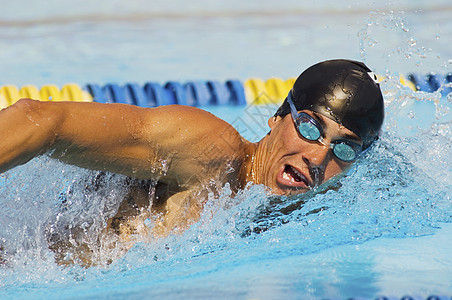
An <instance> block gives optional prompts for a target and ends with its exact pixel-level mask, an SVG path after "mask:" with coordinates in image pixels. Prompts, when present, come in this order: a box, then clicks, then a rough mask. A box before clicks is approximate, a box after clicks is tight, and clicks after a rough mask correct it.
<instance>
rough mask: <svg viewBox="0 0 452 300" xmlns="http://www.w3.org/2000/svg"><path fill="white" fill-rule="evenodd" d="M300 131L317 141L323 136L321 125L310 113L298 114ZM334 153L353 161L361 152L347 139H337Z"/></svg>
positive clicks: (334, 144)
mask: <svg viewBox="0 0 452 300" xmlns="http://www.w3.org/2000/svg"><path fill="white" fill-rule="evenodd" d="M297 119H298V122H297V123H298V132H299V133H300V135H301V136H302V137H303V138H305V139H307V140H309V141H317V140H319V139H320V138H321V136H322V131H321V129H320V128H319V126H320V125H318V124H317V122H316V121H315V120H314V119H313V118H312V117H311V116H310V115H308V114H306V113H300V114H298V118H297ZM332 144H333V146H332V147H331V148H332V149H333V153H334V155H335V156H336V157H337V158H338V159H340V160H342V161H345V162H351V161H353V160H355V159H356V157H357V156H358V152H359V149H357V148H359V146H357V147H353V146H352V145H350V144H348V143H347V142H345V141H337V142H333V143H332Z"/></svg>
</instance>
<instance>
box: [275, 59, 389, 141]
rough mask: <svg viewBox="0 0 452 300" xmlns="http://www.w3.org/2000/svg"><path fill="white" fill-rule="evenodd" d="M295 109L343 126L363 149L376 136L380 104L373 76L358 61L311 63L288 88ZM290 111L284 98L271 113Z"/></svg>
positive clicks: (380, 112) (342, 60) (281, 114)
mask: <svg viewBox="0 0 452 300" xmlns="http://www.w3.org/2000/svg"><path fill="white" fill-rule="evenodd" d="M291 93H292V99H293V102H294V104H295V107H296V108H297V110H304V109H307V110H311V111H315V112H317V113H320V114H322V115H324V116H326V117H328V118H330V119H332V120H333V121H335V122H337V123H339V124H341V125H343V126H345V127H347V128H348V129H349V130H351V131H352V132H354V133H355V134H357V135H358V136H359V137H360V138H361V140H362V141H363V149H366V148H367V147H369V146H370V144H372V142H373V141H374V140H375V139H376V138H377V137H378V134H379V132H380V129H381V125H382V124H383V118H384V105H383V96H382V94H381V91H380V86H379V84H378V83H377V81H376V76H375V75H374V74H373V73H372V71H371V70H370V69H369V68H368V67H367V66H366V65H365V64H364V63H362V62H358V61H352V60H344V59H338V60H329V61H324V62H321V63H318V64H315V65H313V66H312V67H310V68H308V69H307V70H306V71H304V72H303V73H302V74H301V75H300V76H299V77H298V78H297V80H296V81H295V84H294V86H293V88H292V90H291ZM288 113H290V107H289V104H288V103H287V100H285V101H284V103H283V104H282V105H281V107H280V108H279V109H278V111H277V112H276V114H275V116H284V115H286V114H288Z"/></svg>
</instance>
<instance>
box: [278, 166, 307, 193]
mask: <svg viewBox="0 0 452 300" xmlns="http://www.w3.org/2000/svg"><path fill="white" fill-rule="evenodd" d="M280 183H281V184H283V185H285V186H290V187H295V188H306V187H309V186H310V185H309V181H308V179H307V178H306V177H305V176H304V175H303V174H302V173H301V172H300V171H299V170H297V169H296V168H295V167H293V166H291V165H285V167H284V170H283V171H282V174H281V176H280Z"/></svg>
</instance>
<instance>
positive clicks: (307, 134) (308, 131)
mask: <svg viewBox="0 0 452 300" xmlns="http://www.w3.org/2000/svg"><path fill="white" fill-rule="evenodd" d="M298 131H299V132H300V134H301V135H302V136H303V137H304V138H305V139H308V140H310V141H316V140H318V139H319V138H320V135H321V133H320V130H319V128H318V127H317V126H315V124H313V123H311V122H309V121H308V122H305V121H304V120H301V123H300V125H298Z"/></svg>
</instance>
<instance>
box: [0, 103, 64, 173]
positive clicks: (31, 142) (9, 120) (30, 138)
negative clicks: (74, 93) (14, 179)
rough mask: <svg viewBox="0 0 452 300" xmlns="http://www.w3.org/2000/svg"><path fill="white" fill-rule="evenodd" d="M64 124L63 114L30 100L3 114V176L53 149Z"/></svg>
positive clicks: (0, 159) (0, 149)
mask: <svg viewBox="0 0 452 300" xmlns="http://www.w3.org/2000/svg"><path fill="white" fill-rule="evenodd" d="M61 122H62V118H61V115H59V114H58V113H56V112H55V111H52V110H51V109H47V108H46V107H44V106H43V105H42V103H40V102H39V101H34V100H30V99H23V100H20V101H19V102H17V103H16V104H15V105H13V106H10V107H8V108H6V109H3V110H2V111H0V173H1V172H5V171H7V170H9V169H11V168H14V167H15V166H17V165H20V164H24V163H26V162H28V161H29V160H30V159H32V158H33V157H35V156H37V155H40V154H42V153H44V152H46V151H47V150H48V149H50V148H51V147H52V146H53V143H54V142H55V139H56V135H57V133H56V129H57V128H58V126H59V125H60V123H61Z"/></svg>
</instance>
